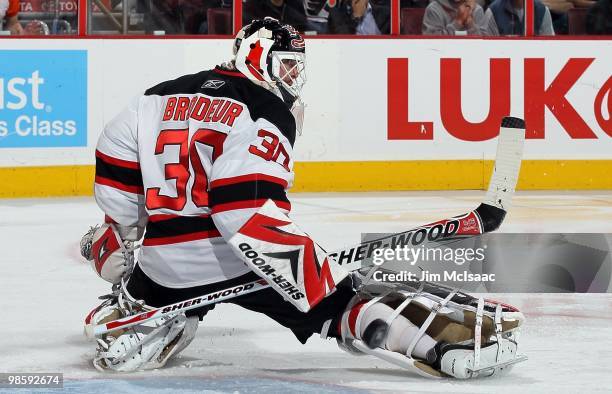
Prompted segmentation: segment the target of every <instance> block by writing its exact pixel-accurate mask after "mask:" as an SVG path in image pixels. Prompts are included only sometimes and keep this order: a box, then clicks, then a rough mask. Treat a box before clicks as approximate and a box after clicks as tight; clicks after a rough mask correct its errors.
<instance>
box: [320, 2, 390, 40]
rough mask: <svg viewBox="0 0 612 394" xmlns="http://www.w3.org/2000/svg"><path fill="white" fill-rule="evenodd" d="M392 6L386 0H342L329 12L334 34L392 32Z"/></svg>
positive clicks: (331, 30)
mask: <svg viewBox="0 0 612 394" xmlns="http://www.w3.org/2000/svg"><path fill="white" fill-rule="evenodd" d="M389 17H390V8H389V1H386V0H342V1H341V2H340V4H339V5H338V6H337V7H334V8H332V9H331V11H330V13H329V21H328V26H329V32H330V33H332V34H358V35H378V34H389V32H390V29H391V28H390V24H389Z"/></svg>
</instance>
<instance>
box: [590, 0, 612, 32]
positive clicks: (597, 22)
mask: <svg viewBox="0 0 612 394" xmlns="http://www.w3.org/2000/svg"><path fill="white" fill-rule="evenodd" d="M586 31H587V33H588V34H600V35H605V34H612V1H610V0H599V1H598V2H597V3H595V4H594V5H593V6H592V7H591V8H589V11H588V12H587V16H586Z"/></svg>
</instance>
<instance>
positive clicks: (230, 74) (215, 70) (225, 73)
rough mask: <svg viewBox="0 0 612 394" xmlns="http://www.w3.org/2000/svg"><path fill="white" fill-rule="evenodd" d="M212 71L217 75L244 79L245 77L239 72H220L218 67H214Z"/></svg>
mask: <svg viewBox="0 0 612 394" xmlns="http://www.w3.org/2000/svg"><path fill="white" fill-rule="evenodd" d="M213 71H214V72H216V73H217V74H222V75H229V76H230V77H237V78H246V75H244V74H243V73H241V72H240V71H229V70H221V69H220V68H219V67H215V69H214V70H213Z"/></svg>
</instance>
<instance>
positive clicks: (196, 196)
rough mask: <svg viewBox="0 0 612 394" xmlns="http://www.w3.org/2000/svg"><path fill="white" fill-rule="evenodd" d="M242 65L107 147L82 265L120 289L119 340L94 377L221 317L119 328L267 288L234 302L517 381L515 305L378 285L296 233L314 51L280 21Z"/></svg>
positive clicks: (433, 367)
mask: <svg viewBox="0 0 612 394" xmlns="http://www.w3.org/2000/svg"><path fill="white" fill-rule="evenodd" d="M233 52H234V58H233V60H231V61H230V62H228V63H224V64H222V65H220V66H217V67H216V68H215V69H213V70H207V71H202V72H199V73H197V74H193V75H185V76H183V77H180V78H178V79H175V80H172V81H167V82H163V83H161V84H159V85H157V86H154V87H152V88H150V89H148V90H146V91H145V92H144V94H142V95H141V96H139V97H137V98H135V99H134V100H133V101H132V102H131V103H130V105H129V106H128V107H127V108H126V109H125V110H124V111H123V112H121V113H120V114H119V115H118V116H117V117H116V118H114V119H113V120H112V121H110V123H109V124H107V126H106V127H105V129H104V131H103V133H102V135H101V136H100V139H99V141H98V144H97V149H96V176H95V198H96V201H97V203H98V205H99V206H100V208H101V209H102V210H103V211H104V213H105V215H106V216H105V221H104V224H102V225H99V226H96V227H93V228H92V229H91V230H90V231H89V232H88V233H87V234H85V236H84V237H83V239H82V240H81V253H82V254H83V256H84V257H85V258H87V259H88V260H90V262H91V265H92V267H93V269H94V270H95V272H96V273H97V274H98V275H99V276H100V277H101V278H103V279H104V280H106V281H108V282H110V283H112V284H113V288H112V289H113V290H112V293H111V294H108V295H106V296H103V297H101V298H102V299H103V302H102V303H101V304H100V305H99V306H97V307H96V308H94V309H93V310H92V311H91V312H90V313H89V314H88V315H87V317H86V319H85V324H86V326H87V327H91V326H95V325H100V324H107V326H108V327H111V328H110V329H109V330H108V331H107V332H105V333H103V334H98V335H95V341H96V346H97V348H96V351H95V356H94V359H93V364H94V366H95V368H97V369H99V370H101V371H122V372H128V371H135V370H144V369H152V368H159V367H162V366H164V364H165V363H166V362H167V361H168V359H170V358H171V357H174V356H176V355H178V354H179V353H180V352H181V351H182V350H183V349H184V348H185V347H186V346H188V345H189V343H190V342H191V341H192V340H193V338H194V336H195V334H196V330H197V328H198V324H199V321H201V320H203V319H204V320H205V319H206V317H205V315H206V314H207V312H208V311H209V310H210V309H211V308H212V307H213V305H212V304H209V305H204V306H201V307H200V306H198V307H193V306H194V305H191V308H190V309H189V310H185V311H182V310H179V311H177V312H176V313H168V314H166V315H164V316H162V317H160V318H156V319H150V320H147V321H145V322H143V323H142V324H135V325H131V326H129V327H128V328H116V329H112V327H113V325H112V324H111V323H112V322H115V321H117V320H118V319H124V320H125V319H128V320H129V319H130V318H131V317H134V316H136V315H138V314H141V313H143V312H147V311H153V310H154V309H155V308H159V307H164V306H166V305H171V304H174V303H178V302H181V301H183V300H189V299H193V298H194V297H197V296H200V295H202V294H208V293H211V292H215V291H218V290H223V289H227V288H231V287H232V286H237V285H240V284H244V283H249V282H253V281H260V282H261V281H262V280H265V281H266V283H268V285H267V286H266V287H265V288H262V289H261V290H259V291H255V292H251V293H249V294H243V295H239V296H236V297H234V298H231V299H229V300H228V301H227V302H231V303H234V304H236V305H239V306H241V307H243V308H245V309H248V310H251V311H255V312H260V313H263V314H265V315H267V316H269V317H270V318H272V319H274V320H275V321H277V322H278V323H280V324H281V325H283V326H284V327H287V328H288V329H289V330H291V331H292V332H293V333H294V334H295V336H296V337H297V339H298V340H299V341H300V342H302V343H305V342H306V340H307V339H308V338H309V337H310V336H312V335H313V334H315V333H316V334H319V335H320V336H321V337H323V338H333V339H336V340H337V342H338V344H339V346H340V347H341V348H342V349H343V350H346V351H348V352H350V353H352V354H368V355H371V356H375V357H379V358H381V359H383V360H386V361H388V362H391V363H393V364H396V365H399V366H401V367H405V368H408V369H411V370H413V371H416V372H418V373H421V374H424V375H426V376H432V377H453V378H459V379H465V378H473V377H477V376H489V375H493V374H497V373H500V372H502V371H506V370H508V369H509V368H510V366H512V365H513V364H514V363H515V362H516V361H517V360H518V358H517V340H518V335H517V334H518V331H519V329H520V326H521V323H522V322H523V316H522V314H521V313H520V312H519V311H517V310H516V309H515V308H513V307H510V306H507V305H504V304H500V303H495V302H492V301H485V300H483V299H477V298H474V297H471V296H469V295H467V294H464V293H461V292H459V291H457V290H453V289H447V288H445V287H442V286H437V285H434V284H429V283H422V284H420V285H418V286H414V287H413V286H408V285H406V284H403V283H384V284H380V283H377V284H375V285H373V284H371V283H369V282H368V281H367V280H364V276H363V274H364V273H363V272H362V271H354V272H347V271H345V270H344V269H343V268H342V267H340V266H339V265H337V264H336V263H335V261H334V260H333V259H332V258H331V257H329V256H326V254H325V252H324V251H323V250H322V249H321V248H320V247H319V246H318V245H317V244H316V243H315V242H314V241H313V240H312V239H311V238H310V237H309V236H308V235H307V234H305V233H304V232H302V231H301V230H300V229H299V227H298V226H297V225H296V224H295V223H293V222H292V220H291V219H290V218H289V216H288V214H289V212H290V209H291V205H290V202H289V200H288V199H287V195H286V191H287V190H288V189H289V187H290V186H291V185H292V183H293V176H294V174H293V170H292V169H293V145H294V142H295V139H296V134H297V135H299V134H300V133H301V124H302V119H303V108H304V105H303V103H302V101H301V99H300V91H301V89H302V87H303V86H304V83H305V81H306V74H305V64H306V63H305V41H304V39H303V38H302V37H301V36H300V35H299V34H298V33H297V32H296V30H295V29H293V28H292V27H291V26H288V25H283V24H280V23H279V22H278V21H276V20H274V19H271V18H266V19H263V20H255V21H253V22H252V23H251V24H249V25H248V26H246V27H244V28H243V29H242V30H241V31H240V32H239V33H238V35H237V36H236V38H235V41H234V47H233ZM136 251H137V252H138V256H137V259H136V258H135V252H136ZM186 304H188V303H183V306H184V305H186ZM189 304H191V302H190V303H189ZM117 327H118V326H117Z"/></svg>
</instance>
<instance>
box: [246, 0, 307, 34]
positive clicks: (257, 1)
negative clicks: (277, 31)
mask: <svg viewBox="0 0 612 394" xmlns="http://www.w3.org/2000/svg"><path fill="white" fill-rule="evenodd" d="M244 11H245V12H244V15H245V17H244V19H243V25H247V24H249V23H251V21H252V20H254V19H263V18H265V17H266V16H271V17H272V18H274V19H277V20H278V21H280V22H281V23H285V24H288V25H291V26H293V27H295V29H296V30H298V31H302V32H303V31H305V30H308V27H307V26H308V19H307V18H306V11H305V9H304V3H303V2H302V0H249V1H248V2H246V3H244Z"/></svg>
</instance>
